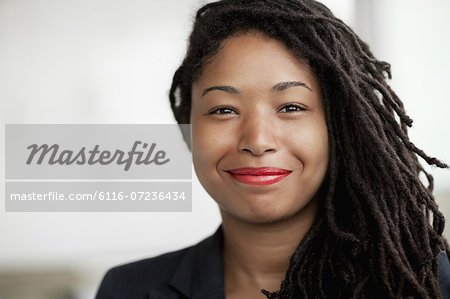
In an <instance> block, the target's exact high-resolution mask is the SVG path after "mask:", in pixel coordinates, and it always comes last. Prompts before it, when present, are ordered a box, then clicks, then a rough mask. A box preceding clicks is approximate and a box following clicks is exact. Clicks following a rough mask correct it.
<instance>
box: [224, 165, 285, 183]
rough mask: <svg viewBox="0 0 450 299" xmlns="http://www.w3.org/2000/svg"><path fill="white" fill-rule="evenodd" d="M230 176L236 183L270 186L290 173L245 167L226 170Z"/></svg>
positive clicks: (277, 169)
mask: <svg viewBox="0 0 450 299" xmlns="http://www.w3.org/2000/svg"><path fill="white" fill-rule="evenodd" d="M226 172H227V173H229V174H230V176H231V177H232V178H233V179H235V180H236V181H238V182H241V183H244V184H249V185H257V186H264V185H272V184H275V183H277V182H279V181H281V180H282V179H284V178H285V177H287V176H288V175H289V174H290V173H291V172H292V171H291V170H286V169H282V168H274V167H256V168H255V167H246V168H236V169H230V170H226Z"/></svg>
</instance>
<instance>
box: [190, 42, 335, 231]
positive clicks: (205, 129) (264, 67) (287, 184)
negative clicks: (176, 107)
mask: <svg viewBox="0 0 450 299" xmlns="http://www.w3.org/2000/svg"><path fill="white" fill-rule="evenodd" d="M190 118H191V124H192V155H193V163H194V168H195V171H196V173H197V176H198V178H199V180H200V182H201V184H202V185H203V187H204V188H205V189H206V191H207V192H208V193H209V194H210V195H211V197H212V198H214V200H215V201H216V202H217V203H218V204H219V206H220V208H221V210H222V214H223V215H224V216H230V217H235V218H238V219H241V220H243V221H247V222H253V223H268V222H277V221H280V220H285V219H288V218H291V217H293V216H294V215H303V216H305V217H314V216H315V214H316V211H317V198H316V197H315V195H316V194H317V192H318V189H319V187H320V185H321V183H322V181H323V180H324V177H325V174H326V171H327V166H328V135H327V125H326V121H325V114H324V109H323V106H322V99H321V94H320V87H319V84H318V80H317V78H316V77H315V75H314V74H313V73H312V72H311V71H310V69H309V68H308V67H307V66H306V65H304V64H303V63H301V62H300V61H299V60H298V59H296V58H295V57H294V56H293V55H292V54H290V53H289V51H288V49H287V48H286V47H285V46H284V45H283V44H282V43H280V42H278V41H276V40H273V39H270V38H267V37H265V36H263V35H261V34H259V33H245V34H242V35H239V36H236V37H230V38H228V39H226V40H225V41H224V43H223V44H222V48H221V49H220V50H219V51H218V52H217V54H216V55H215V56H213V57H212V58H211V59H210V60H208V62H207V63H206V64H205V66H204V68H203V72H202V74H201V76H200V77H199V79H198V80H197V81H196V82H195V83H194V84H193V85H192V108H191V115H190ZM303 216H302V217H303Z"/></svg>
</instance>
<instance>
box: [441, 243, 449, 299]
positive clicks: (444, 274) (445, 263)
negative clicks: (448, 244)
mask: <svg viewBox="0 0 450 299" xmlns="http://www.w3.org/2000/svg"><path fill="white" fill-rule="evenodd" d="M439 286H440V289H441V295H442V298H445V299H447V298H450V263H449V260H448V256H447V253H446V252H445V251H441V252H440V253H439Z"/></svg>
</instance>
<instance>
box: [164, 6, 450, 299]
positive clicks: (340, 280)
mask: <svg viewBox="0 0 450 299" xmlns="http://www.w3.org/2000/svg"><path fill="white" fill-rule="evenodd" d="M247 31H257V32H260V33H262V34H264V35H265V36H268V37H270V38H273V39H276V40H278V41H281V42H282V43H284V44H285V45H286V46H287V48H288V49H289V50H290V51H291V52H292V54H293V55H295V56H296V57H297V58H298V59H300V60H302V61H305V62H307V63H308V64H309V65H310V66H311V67H312V69H313V70H314V72H315V74H316V75H317V77H318V78H319V83H320V86H321V91H322V97H323V105H324V108H325V114H326V121H327V127H328V136H329V144H330V150H329V157H330V160H329V161H330V162H329V168H328V173H327V177H326V179H325V182H326V184H325V192H323V196H322V197H321V199H320V208H319V215H318V216H317V217H316V221H315V222H314V224H313V225H312V227H311V229H310V230H309V231H308V233H307V234H306V236H305V237H304V238H303V240H302V242H301V243H300V244H299V246H298V248H297V249H296V251H295V252H294V253H293V255H292V257H291V259H290V265H289V268H288V270H287V273H286V277H285V279H284V280H283V282H282V283H281V287H280V289H279V290H278V291H277V292H274V293H270V292H268V291H266V290H262V293H263V294H265V295H266V296H267V297H268V298H326V297H333V298H408V297H411V298H440V297H441V295H440V290H439V283H438V259H437V256H438V254H439V252H440V251H441V250H445V251H446V252H447V255H448V256H450V254H449V253H450V252H449V246H448V243H447V241H446V240H445V238H444V237H443V236H442V233H443V230H444V223H445V222H444V217H443V215H442V213H441V212H440V211H439V210H438V206H437V205H436V203H435V201H434V198H433V195H432V190H433V178H432V176H431V175H430V174H428V173H427V172H426V171H425V170H424V169H423V168H422V166H421V165H420V163H419V161H418V156H420V157H421V158H422V159H424V160H425V161H426V162H427V163H428V164H430V165H436V166H438V167H441V168H448V166H447V165H446V164H444V163H442V162H440V161H439V160H437V159H436V158H432V157H429V156H427V155H426V154H425V153H424V152H423V151H422V150H420V149H419V148H417V147H416V146H415V145H414V144H413V143H411V142H410V140H409V138H408V133H407V127H410V126H411V124H412V120H411V119H410V118H409V117H408V115H406V113H405V110H404V107H403V103H402V102H401V100H400V99H399V98H398V97H397V95H396V94H395V93H394V92H393V91H392V90H391V88H390V87H389V85H388V84H387V83H386V77H388V78H389V79H390V78H391V73H390V65H389V64H388V63H386V62H383V61H379V60H377V59H375V58H374V56H373V54H372V53H371V51H370V49H369V47H368V45H367V44H366V43H364V42H363V41H362V40H361V39H360V38H359V37H358V36H357V35H356V34H355V33H354V32H353V31H352V30H351V29H350V28H349V27H348V26H347V25H346V24H344V23H343V22H342V21H341V20H339V19H338V18H336V17H335V16H334V15H333V14H332V13H331V12H330V10H329V9H328V8H326V7H325V6H324V5H322V4H320V3H318V2H316V1H313V0H223V1H218V2H215V3H209V4H207V5H205V6H203V7H202V8H200V9H199V10H198V12H197V14H196V18H195V23H194V28H193V31H192V33H191V35H190V39H189V47H188V51H187V54H186V56H185V59H184V60H183V62H182V64H181V66H180V67H179V68H178V70H177V71H176V72H175V74H174V77H173V82H172V87H171V89H170V103H171V107H172V110H173V112H174V115H175V118H176V120H177V121H178V123H180V124H185V123H186V124H187V123H190V118H189V117H190V109H191V86H192V84H193V82H194V81H195V80H196V79H197V78H198V77H199V76H200V75H201V72H202V66H203V64H204V63H205V62H206V61H207V59H209V58H210V57H212V56H214V54H215V53H217V51H218V50H219V49H220V46H221V44H222V42H223V41H224V40H225V39H226V38H228V37H231V36H233V35H236V34H239V33H242V32H247ZM420 173H423V174H425V176H426V178H427V181H428V186H425V185H424V183H423V182H421V180H420V179H419V174H420Z"/></svg>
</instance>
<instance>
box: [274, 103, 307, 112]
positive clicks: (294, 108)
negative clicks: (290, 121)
mask: <svg viewBox="0 0 450 299" xmlns="http://www.w3.org/2000/svg"><path fill="white" fill-rule="evenodd" d="M304 110H306V109H305V108H304V107H302V106H300V105H297V104H289V105H286V106H284V107H283V108H281V109H280V110H279V111H280V112H298V111H304Z"/></svg>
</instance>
